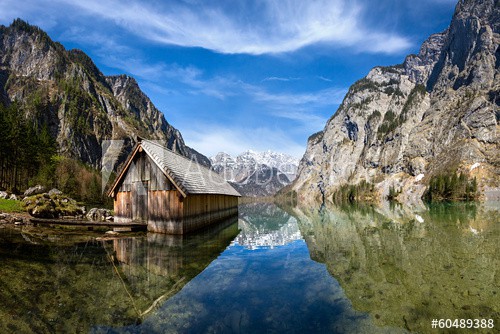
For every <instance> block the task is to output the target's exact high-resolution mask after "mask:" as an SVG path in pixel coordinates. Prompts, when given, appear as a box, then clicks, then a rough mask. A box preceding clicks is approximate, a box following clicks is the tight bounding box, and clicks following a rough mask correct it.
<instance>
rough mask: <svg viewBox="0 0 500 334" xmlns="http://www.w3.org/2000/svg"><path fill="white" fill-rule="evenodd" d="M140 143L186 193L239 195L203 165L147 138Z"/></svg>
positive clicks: (221, 178) (220, 177)
mask: <svg viewBox="0 0 500 334" xmlns="http://www.w3.org/2000/svg"><path fill="white" fill-rule="evenodd" d="M140 145H141V147H142V148H143V150H144V151H145V152H146V153H147V154H148V155H149V156H150V157H151V159H153V161H154V162H155V163H156V165H158V167H160V168H161V169H162V170H163V171H164V172H165V173H166V174H167V175H168V176H170V178H171V179H172V180H173V181H174V183H175V184H176V185H177V186H178V187H180V188H181V190H182V191H183V192H184V193H185V194H186V195H189V194H220V195H230V196H241V195H240V194H239V193H238V192H237V191H236V190H235V189H234V188H233V187H232V186H231V185H230V184H229V183H228V182H227V181H226V180H225V179H224V178H223V177H222V176H220V175H219V174H217V173H216V172H214V171H212V170H210V169H208V168H206V167H205V166H202V165H200V164H198V163H197V162H195V161H193V160H190V159H188V158H186V157H184V156H182V155H180V154H177V153H174V152H172V151H170V150H169V149H167V148H165V147H163V146H162V145H160V144H157V143H155V142H152V141H149V140H144V139H142V141H141V142H140Z"/></svg>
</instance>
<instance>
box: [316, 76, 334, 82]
mask: <svg viewBox="0 0 500 334" xmlns="http://www.w3.org/2000/svg"><path fill="white" fill-rule="evenodd" d="M316 78H318V79H319V80H322V81H326V82H333V80H332V79H329V78H326V77H324V76H321V75H318V76H317V77H316Z"/></svg>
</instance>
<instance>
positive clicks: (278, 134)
mask: <svg viewBox="0 0 500 334" xmlns="http://www.w3.org/2000/svg"><path fill="white" fill-rule="evenodd" d="M182 135H183V137H184V140H185V142H186V144H187V145H189V146H191V147H192V148H194V149H196V150H197V151H199V152H201V153H203V154H205V155H206V156H214V155H216V154H217V153H218V152H221V151H222V152H226V153H229V154H231V155H233V156H236V155H238V154H240V153H242V152H244V151H246V150H248V149H251V150H255V151H265V150H268V149H270V150H273V151H276V152H283V153H287V154H290V155H292V156H295V157H298V158H300V157H302V155H303V154H304V152H305V144H306V143H303V144H302V145H301V144H299V143H296V142H295V141H294V139H293V138H292V137H291V136H289V135H288V134H287V133H286V132H284V131H282V130H277V129H270V128H266V127H258V128H247V127H239V128H238V127H231V128H229V127H224V126H221V125H220V124H203V126H196V125H195V126H191V127H189V128H187V129H182Z"/></svg>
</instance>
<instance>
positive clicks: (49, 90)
mask: <svg viewBox="0 0 500 334" xmlns="http://www.w3.org/2000/svg"><path fill="white" fill-rule="evenodd" d="M0 102H1V103H3V104H4V105H8V104H12V103H18V105H19V107H20V109H21V110H22V112H23V113H24V114H25V115H26V117H27V118H28V119H31V120H32V121H33V123H35V124H39V125H44V124H45V125H47V126H48V128H49V130H50V133H51V135H52V136H53V137H54V138H56V140H57V143H58V148H59V152H60V154H62V155H65V156H68V157H72V158H76V159H78V160H81V161H83V162H86V163H88V164H91V165H93V166H94V167H99V166H100V164H101V159H102V150H101V144H102V142H103V141H105V140H113V139H119V140H124V143H125V146H124V148H125V149H124V150H123V151H122V153H121V159H123V157H124V156H126V155H127V154H128V152H129V151H130V148H131V147H132V146H133V144H134V141H135V138H136V137H137V136H142V137H145V138H149V139H153V140H160V141H162V142H163V143H164V144H165V145H167V146H168V147H169V148H170V149H172V150H174V151H176V152H179V153H180V154H182V155H184V156H187V157H190V158H193V159H196V160H198V161H199V162H201V163H203V164H204V165H207V166H209V165H210V161H209V160H208V158H206V157H205V156H203V155H201V154H199V153H198V152H196V151H194V150H193V149H191V148H189V147H188V146H186V145H185V143H184V140H183V139H182V136H181V134H180V132H179V131H178V130H177V129H175V128H174V127H172V126H171V125H170V124H169V123H168V122H167V121H166V120H165V117H164V116H163V114H162V113H161V112H160V111H159V110H158V109H157V108H156V107H155V106H154V105H153V103H152V102H151V100H150V99H149V98H148V97H147V96H146V95H145V94H144V93H143V92H142V91H141V89H140V88H139V86H138V84H137V82H136V81H135V80H134V79H133V78H131V77H129V76H126V75H120V76H111V77H107V76H104V75H103V74H102V73H101V72H100V70H99V69H98V68H97V67H96V66H95V64H94V63H93V62H92V60H91V59H90V58H89V57H88V56H87V55H86V54H85V53H83V52H82V51H80V50H69V51H68V50H66V49H65V48H64V47H63V46H62V45H61V44H59V43H57V42H53V41H52V40H51V39H50V37H49V36H48V35H47V34H46V33H45V32H43V31H42V30H40V29H39V28H37V27H34V26H31V25H29V24H27V23H25V22H24V21H22V20H20V19H17V20H15V21H14V22H13V23H12V25H10V26H9V27H5V26H0Z"/></svg>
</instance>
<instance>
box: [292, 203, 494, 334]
mask: <svg viewBox="0 0 500 334" xmlns="http://www.w3.org/2000/svg"><path fill="white" fill-rule="evenodd" d="M293 211H294V213H295V215H296V216H297V217H298V221H299V226H300V231H301V232H302V235H303V236H304V239H305V240H306V243H307V246H308V248H309V252H310V255H311V258H312V259H313V260H315V261H317V262H321V263H325V264H326V266H327V269H328V271H329V272H330V274H331V275H332V276H334V277H335V278H336V279H337V280H338V281H339V283H340V285H341V286H342V288H343V289H344V291H345V293H346V295H347V297H348V298H349V299H350V300H351V301H352V303H353V306H354V308H355V309H357V310H359V311H364V312H369V313H370V314H371V316H372V317H373V320H374V321H375V323H377V325H379V326H382V325H383V326H395V327H400V328H406V329H408V330H411V331H416V332H429V331H430V328H431V327H430V325H431V324H430V322H431V320H432V319H434V318H437V319H447V318H448V319H476V318H483V319H496V321H498V320H499V318H500V298H499V293H500V255H499V254H500V244H499V240H500V239H499V237H500V215H499V211H498V209H497V208H493V207H487V206H479V207H478V206H476V205H475V204H454V205H451V204H448V205H446V204H440V205H433V206H431V207H430V208H428V209H425V208H419V209H418V210H417V211H415V210H414V209H413V210H412V209H409V208H405V207H402V206H396V207H389V206H386V207H382V208H377V209H374V208H371V207H352V206H345V207H342V208H339V207H331V208H328V209H324V210H322V211H321V212H319V213H318V211H316V212H307V211H306V210H301V209H299V208H294V209H293Z"/></svg>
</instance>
